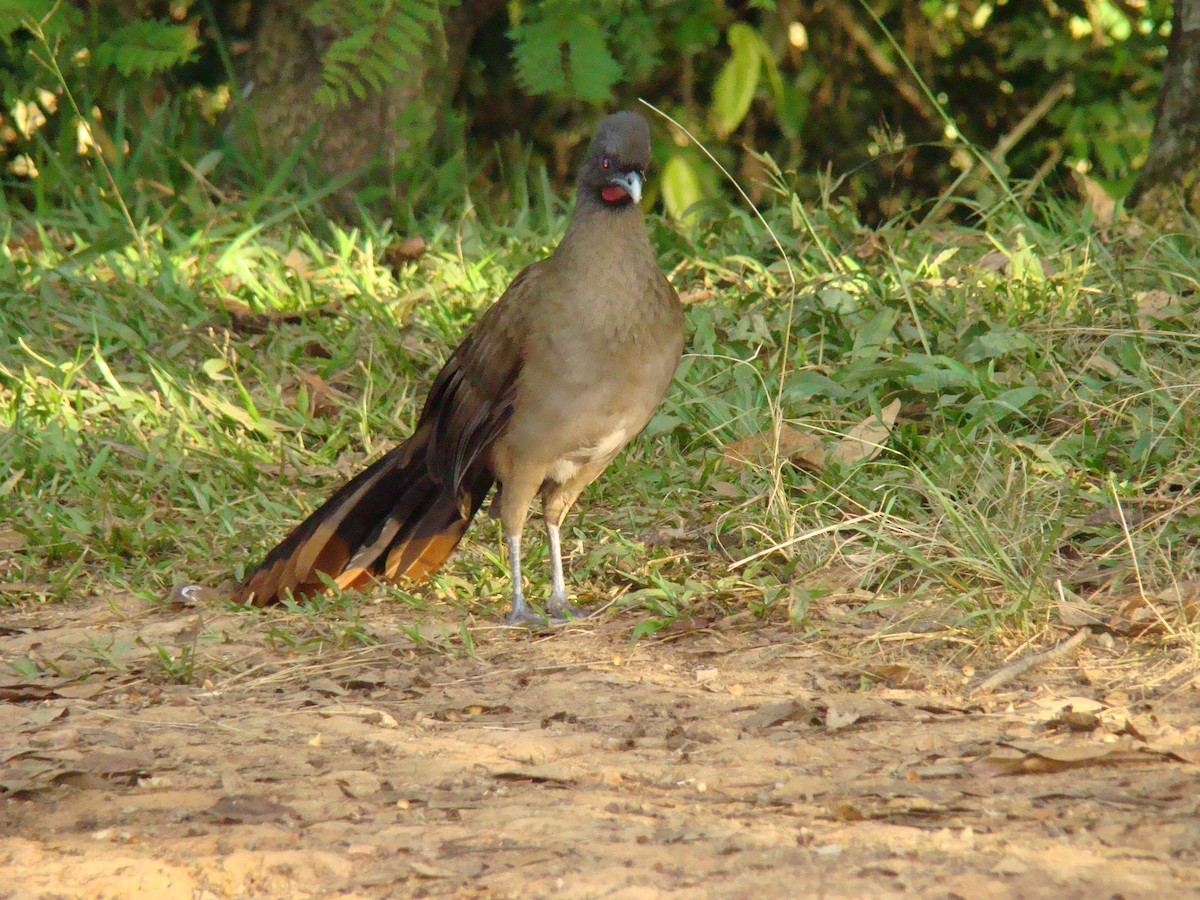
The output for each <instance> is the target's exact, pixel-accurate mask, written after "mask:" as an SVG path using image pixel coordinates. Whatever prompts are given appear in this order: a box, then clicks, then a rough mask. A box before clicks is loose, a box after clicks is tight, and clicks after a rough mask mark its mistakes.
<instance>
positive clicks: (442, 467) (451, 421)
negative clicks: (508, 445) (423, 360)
mask: <svg viewBox="0 0 1200 900" xmlns="http://www.w3.org/2000/svg"><path fill="white" fill-rule="evenodd" d="M540 268H541V264H540V263H534V264H533V265H531V266H528V267H526V268H525V269H523V270H522V271H521V272H520V274H518V275H517V277H516V278H514V279H513V281H512V283H511V284H510V285H509V286H508V289H507V290H506V291H505V292H504V294H503V295H502V296H501V297H500V299H499V300H497V301H496V303H495V304H494V305H493V306H492V307H491V308H490V309H489V310H488V311H487V312H485V313H484V314H483V316H482V317H481V318H480V320H479V322H478V323H477V324H476V326H475V328H474V329H472V331H471V333H470V334H469V335H468V336H467V337H466V338H465V339H464V340H463V342H462V343H461V344H459V345H458V348H457V349H456V350H455V351H454V353H453V354H451V356H450V358H449V359H448V360H447V361H446V364H445V366H443V367H442V371H441V372H440V373H438V377H437V379H436V380H435V381H434V383H433V387H432V388H430V391H429V397H428V399H426V401H425V408H424V409H423V410H422V411H421V423H420V424H421V425H425V424H428V425H429V427H430V439H429V444H428V449H427V451H426V457H425V458H426V464H427V465H428V467H429V471H430V474H431V475H433V476H434V477H435V478H436V479H437V480H438V481H439V482H440V483H441V484H442V485H444V486H445V487H447V488H449V489H451V490H452V491H453V492H454V493H455V494H456V495H458V496H462V494H463V491H464V488H467V489H469V487H470V484H471V483H472V481H473V480H474V475H473V474H472V473H473V472H475V471H476V463H477V462H479V461H481V460H482V459H483V454H484V453H485V451H486V450H487V449H488V447H490V446H491V445H492V443H493V442H494V441H495V440H496V438H498V437H499V436H500V435H501V434H503V432H504V428H505V426H507V425H508V422H509V419H511V418H512V414H513V397H514V395H515V393H516V383H517V376H518V375H519V374H520V372H521V365H522V362H523V361H524V358H525V351H526V332H527V330H528V329H527V328H526V327H525V322H526V320H527V315H528V308H529V306H530V301H531V299H532V295H533V293H534V292H535V291H536V289H537V284H538V282H539V281H540V274H541V272H540ZM418 427H420V426H418Z"/></svg>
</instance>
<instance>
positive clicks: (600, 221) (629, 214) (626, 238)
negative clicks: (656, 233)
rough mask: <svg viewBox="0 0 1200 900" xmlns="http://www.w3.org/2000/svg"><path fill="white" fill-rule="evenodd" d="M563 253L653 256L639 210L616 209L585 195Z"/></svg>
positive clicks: (631, 207) (629, 206)
mask: <svg viewBox="0 0 1200 900" xmlns="http://www.w3.org/2000/svg"><path fill="white" fill-rule="evenodd" d="M563 251H566V253H568V254H571V255H574V254H575V253H583V254H586V255H588V256H596V255H597V254H605V253H620V254H629V253H634V254H640V255H647V256H650V257H651V258H653V256H654V252H653V250H652V249H651V247H650V235H649V234H647V232H646V220H645V218H644V217H643V216H642V209H641V207H640V206H638V205H637V204H633V203H629V204H625V205H622V206H613V205H610V204H607V203H605V202H604V201H603V200H600V199H598V198H592V197H587V196H585V195H583V194H582V193H581V194H580V198H579V200H578V202H577V203H576V204H575V211H574V212H573V213H572V214H571V221H570V222H569V223H568V225H567V233H566V234H565V235H564V236H563V239H562V243H560V244H559V252H560V253H562V252H563Z"/></svg>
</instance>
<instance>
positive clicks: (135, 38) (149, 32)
mask: <svg viewBox="0 0 1200 900" xmlns="http://www.w3.org/2000/svg"><path fill="white" fill-rule="evenodd" d="M199 44H200V42H199V40H198V39H197V38H196V35H195V34H194V33H193V32H192V29H190V28H188V27H187V26H186V25H168V24H167V23H166V22H160V21H158V20H157V19H139V20H138V21H136V22H130V23H129V24H128V25H123V26H122V27H120V28H118V29H117V30H116V31H114V32H113V33H112V34H110V35H109V36H108V39H107V40H105V41H104V42H103V43H102V44H100V46H98V47H97V48H96V59H97V60H98V61H99V62H101V63H103V64H105V65H108V66H112V67H113V68H115V69H116V70H117V71H118V72H120V73H121V74H122V75H124V76H126V77H129V76H131V75H137V74H151V73H154V72H163V71H165V70H167V69H170V68H173V67H174V66H178V65H181V64H182V63H185V62H187V61H188V60H190V59H191V58H192V54H193V53H194V52H195V51H196V48H197V47H198V46H199Z"/></svg>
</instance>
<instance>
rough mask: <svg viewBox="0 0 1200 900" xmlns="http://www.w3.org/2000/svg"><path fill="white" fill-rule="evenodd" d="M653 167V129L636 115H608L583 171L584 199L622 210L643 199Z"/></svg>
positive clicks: (631, 113)
mask: <svg viewBox="0 0 1200 900" xmlns="http://www.w3.org/2000/svg"><path fill="white" fill-rule="evenodd" d="M649 164H650V126H649V125H647V124H646V120H645V119H643V118H642V117H641V116H640V115H638V114H637V113H635V112H618V113H613V114H612V115H611V116H606V117H605V118H604V119H602V120H601V122H600V125H599V126H598V127H597V128H596V136H595V137H594V138H592V143H591V144H590V145H589V146H588V152H587V156H586V157H585V158H584V161H583V168H581V169H580V170H579V196H580V199H584V198H587V199H589V200H592V199H594V200H597V201H599V202H600V203H601V204H602V205H604V206H607V207H610V208H615V209H620V208H622V207H626V206H630V205H632V204H635V203H638V202H640V201H641V199H642V184H643V183H644V182H645V180H646V167H647V166H648V165H649Z"/></svg>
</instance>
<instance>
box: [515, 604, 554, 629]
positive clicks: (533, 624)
mask: <svg viewBox="0 0 1200 900" xmlns="http://www.w3.org/2000/svg"><path fill="white" fill-rule="evenodd" d="M552 621H553V620H552V619H550V618H549V617H548V616H546V614H545V613H540V612H537V611H536V610H532V609H530V608H529V607H528V606H522V607H521V608H520V609H518V608H517V607H515V606H514V607H513V608H512V609H511V610H509V613H508V615H507V616H505V617H504V624H505V625H510V626H512V627H513V628H544V627H545V626H546V625H549V624H550V623H551V622H552Z"/></svg>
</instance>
